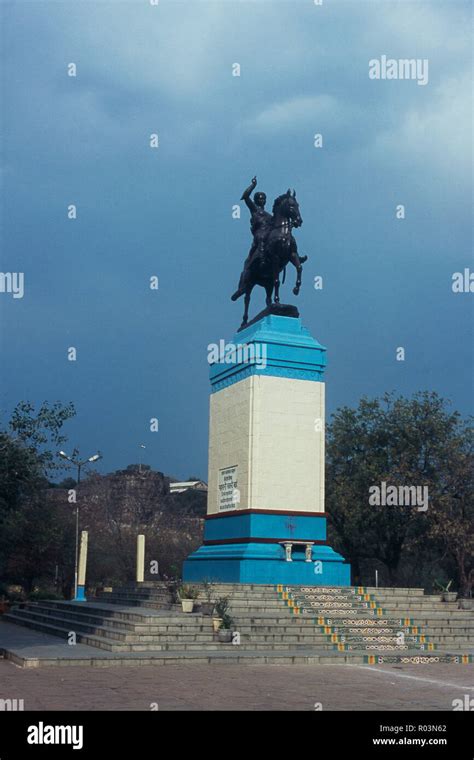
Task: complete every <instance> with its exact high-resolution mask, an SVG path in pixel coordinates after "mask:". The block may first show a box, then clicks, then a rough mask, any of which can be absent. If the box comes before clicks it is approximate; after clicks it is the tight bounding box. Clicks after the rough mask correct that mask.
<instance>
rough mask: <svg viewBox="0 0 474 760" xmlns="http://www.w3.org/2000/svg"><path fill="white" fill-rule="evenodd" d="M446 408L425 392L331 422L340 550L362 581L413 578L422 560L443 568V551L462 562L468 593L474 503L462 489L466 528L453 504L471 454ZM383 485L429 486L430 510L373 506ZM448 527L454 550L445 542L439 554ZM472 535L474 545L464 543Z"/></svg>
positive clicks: (330, 500)
mask: <svg viewBox="0 0 474 760" xmlns="http://www.w3.org/2000/svg"><path fill="white" fill-rule="evenodd" d="M447 406H448V404H447V402H446V401H445V400H443V399H442V398H440V397H439V396H438V395H437V394H436V393H429V392H420V393H417V394H415V395H414V396H413V397H412V398H411V399H407V398H404V397H400V398H395V397H394V395H393V394H385V395H384V396H383V397H382V398H376V399H373V400H369V399H367V398H363V399H361V401H360V403H359V406H358V408H357V409H350V408H348V407H343V408H342V409H339V410H338V411H337V412H336V413H335V415H334V416H333V420H332V422H331V424H330V426H329V427H328V436H327V478H326V486H327V505H328V507H327V509H328V512H329V514H330V529H331V531H332V533H333V535H334V540H335V544H336V548H338V549H339V550H340V551H341V553H342V554H344V555H345V556H346V557H347V559H348V560H349V561H350V562H351V563H352V565H353V571H354V576H355V580H356V581H359V582H361V581H362V579H366V578H367V569H368V568H371V569H373V567H377V566H378V567H381V568H382V570H383V571H384V572H385V573H386V577H387V580H388V582H389V583H390V584H394V583H396V582H397V579H398V578H399V577H400V576H401V575H403V574H405V577H406V576H407V575H409V572H408V569H411V568H412V567H413V566H414V565H416V562H417V559H418V558H419V557H420V556H423V557H424V558H425V565H426V564H427V562H430V561H432V560H433V559H434V563H433V565H437V566H438V567H439V568H441V566H442V562H443V551H444V555H445V556H446V555H447V553H449V552H450V553H451V554H452V555H453V556H454V555H455V556H457V557H458V560H457V572H458V582H459V583H460V585H461V586H462V587H463V588H466V587H467V586H466V580H465V579H464V580H463V578H464V575H465V574H466V573H468V571H469V568H468V566H467V564H466V563H467V559H466V555H467V552H468V547H469V546H470V543H469V542H470V540H472V522H471V528H470V531H469V529H468V526H467V523H468V522H469V517H468V515H469V514H472V512H470V511H469V510H470V509H472V503H471V502H470V503H471V506H470V507H468V499H469V497H468V494H467V492H466V489H463V490H462V493H463V499H464V501H463V510H464V514H465V515H466V518H463V519H462V520H461V519H460V515H459V510H458V511H457V512H456V514H454V512H453V508H452V507H448V504H451V503H452V500H453V498H454V496H455V493H456V492H457V491H459V489H460V487H461V483H460V481H461V480H462V478H463V477H464V476H465V473H466V471H467V469H468V468H469V467H471V468H472V448H471V450H469V446H468V429H467V426H466V425H465V424H464V423H463V422H462V420H461V418H460V415H459V414H458V413H457V412H450V411H448V408H447ZM455 472H457V473H458V476H457V477H456V479H455V478H454V473H455ZM382 482H385V483H387V484H390V485H395V486H397V487H399V486H415V487H425V486H426V487H427V488H428V493H429V502H428V510H427V511H425V512H424V511H419V510H418V509H417V508H416V506H387V505H380V506H372V505H371V504H370V503H369V493H370V492H369V489H371V488H372V487H374V486H380V485H381V483H382ZM471 493H472V491H471ZM451 513H452V517H450V514H451ZM448 521H449V524H450V526H451V528H450V536H451V537H450V539H449V548H448V546H447V544H446V540H445V544H444V548H443V550H441V544H440V534H441V531H442V526H443V525H447V524H448ZM435 525H437V526H438V527H437V529H435ZM466 534H467V536H469V535H471V539H469V538H463V536H465V535H466ZM402 558H403V563H401V560H402ZM433 572H434V567H433ZM372 577H373V576H372ZM410 581H411V582H413V578H411V579H410Z"/></svg>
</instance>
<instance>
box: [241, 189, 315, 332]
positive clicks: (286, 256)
mask: <svg viewBox="0 0 474 760" xmlns="http://www.w3.org/2000/svg"><path fill="white" fill-rule="evenodd" d="M256 185H257V178H256V177H254V178H253V179H252V182H251V184H250V186H249V187H248V188H247V189H246V190H245V191H244V193H243V195H242V198H241V200H244V201H245V203H246V205H247V206H248V208H249V210H250V229H251V231H252V234H253V243H252V246H251V248H250V252H249V255H248V256H247V258H246V260H245V263H244V269H243V272H242V274H241V275H240V281H239V287H238V289H237V290H236V291H235V293H234V294H233V295H232V300H233V301H236V300H237V299H238V298H240V296H242V295H244V294H245V299H244V301H245V308H244V316H243V319H242V325H241V327H244V326H245V325H246V324H247V322H248V311H249V304H250V295H251V293H252V290H253V289H254V287H255V285H260V286H261V287H262V288H265V292H266V294H267V295H266V304H267V306H271V303H272V295H273V301H274V303H280V272H281V271H283V282H285V272H286V265H287V264H288V263H289V262H291V263H292V264H293V266H294V267H295V269H296V284H295V287H294V288H293V293H294V294H295V296H297V295H298V293H299V292H300V286H301V273H302V271H303V263H304V262H305V261H306V260H307V258H308V257H307V256H298V248H297V245H296V240H295V239H294V237H293V235H292V229H293V228H296V227H301V225H302V224H303V220H302V218H301V215H300V209H299V206H298V201H297V200H296V193H295V191H294V190H293V194H292V193H291V191H290V190H288V191H287V192H286V193H284V194H283V195H279V196H278V198H276V200H275V202H274V204H273V209H272V214H269V213H268V211H265V203H266V200H267V198H266V195H265V193H262V192H258V193H255V195H254V197H253V200H252V198H251V197H250V194H251V193H252V191H253V190H254V189H255V187H256Z"/></svg>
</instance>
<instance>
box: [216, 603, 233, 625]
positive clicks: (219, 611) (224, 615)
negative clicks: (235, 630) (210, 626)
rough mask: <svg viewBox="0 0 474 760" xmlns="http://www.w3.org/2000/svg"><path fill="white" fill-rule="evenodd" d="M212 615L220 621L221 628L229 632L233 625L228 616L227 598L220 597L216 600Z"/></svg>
mask: <svg viewBox="0 0 474 760" xmlns="http://www.w3.org/2000/svg"><path fill="white" fill-rule="evenodd" d="M214 614H215V615H216V616H217V617H218V618H220V619H221V620H222V623H221V628H224V629H226V630H229V629H230V628H231V627H232V625H233V622H234V621H233V620H232V618H231V616H230V615H229V597H228V596H221V597H220V598H219V599H216V602H215V604H214Z"/></svg>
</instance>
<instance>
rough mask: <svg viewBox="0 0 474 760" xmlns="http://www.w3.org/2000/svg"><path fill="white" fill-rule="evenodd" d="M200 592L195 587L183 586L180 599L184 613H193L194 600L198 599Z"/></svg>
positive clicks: (180, 590)
mask: <svg viewBox="0 0 474 760" xmlns="http://www.w3.org/2000/svg"><path fill="white" fill-rule="evenodd" d="M197 595H198V591H197V589H195V588H194V586H181V588H180V589H179V598H180V600H181V607H182V609H183V612H192V611H193V608H194V600H195V599H196V598H197Z"/></svg>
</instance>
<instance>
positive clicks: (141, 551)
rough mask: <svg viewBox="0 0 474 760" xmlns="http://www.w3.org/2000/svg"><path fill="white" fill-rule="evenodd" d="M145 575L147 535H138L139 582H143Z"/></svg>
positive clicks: (137, 576) (137, 575)
mask: <svg viewBox="0 0 474 760" xmlns="http://www.w3.org/2000/svg"><path fill="white" fill-rule="evenodd" d="M144 577H145V536H144V535H143V534H141V533H140V535H138V536H137V574H136V578H137V583H143V579H144Z"/></svg>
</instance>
